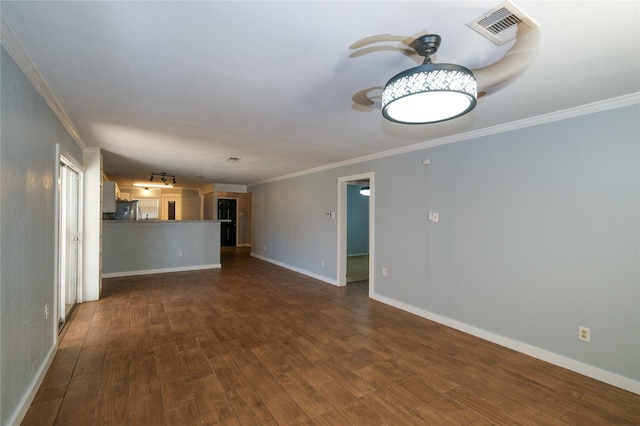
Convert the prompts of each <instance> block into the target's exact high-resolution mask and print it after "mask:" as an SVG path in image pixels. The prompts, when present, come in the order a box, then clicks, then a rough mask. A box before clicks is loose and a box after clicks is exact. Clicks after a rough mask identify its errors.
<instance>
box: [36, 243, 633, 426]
mask: <svg viewBox="0 0 640 426" xmlns="http://www.w3.org/2000/svg"><path fill="white" fill-rule="evenodd" d="M222 264H223V268H222V269H219V270H208V271H197V272H181V273H174V274H164V275H148V276H141V277H128V278H114V279H107V280H104V284H103V289H104V290H103V298H102V299H101V300H100V301H99V302H91V303H84V304H82V305H80V306H79V307H78V309H77V312H76V315H75V317H74V318H73V320H72V321H71V322H70V324H69V325H68V326H67V328H66V329H65V330H64V331H63V337H62V340H61V342H60V346H59V350H58V353H57V354H56V356H55V359H54V361H53V364H52V366H51V368H50V370H49V372H48V374H47V376H46V378H45V380H44V383H43V384H42V386H41V387H40V390H39V391H38V394H37V396H36V398H35V400H34V402H33V404H32V405H31V407H30V409H29V411H28V413H27V415H26V418H25V420H24V423H23V424H25V425H47V424H54V423H55V424H79V425H92V424H99V425H102V424H129V425H163V424H166V425H181V424H186V425H202V424H207V425H211V424H224V425H276V424H278V425H286V424H318V425H348V424H359V425H376V424H388V425H405V424H474V425H488V424H509V425H513V424H580V425H592V424H634V423H635V424H638V423H640V396H638V395H635V394H632V393H629V392H626V391H623V390H620V389H617V388H614V387H612V386H609V385H606V384H603V383H600V382H597V381H595V380H593V379H589V378H586V377H584V376H580V375H578V374H575V373H572V372H569V371H567V370H564V369H562V368H559V367H555V366H552V365H550V364H547V363H544V362H542V361H539V360H536V359H533V358H530V357H528V356H525V355H522V354H519V353H516V352H514V351H511V350H509V349H505V348H502V347H500V346H496V345H494V344H491V343H488V342H485V341H483V340H480V339H477V338H475V337H471V336H469V335H466V334H464V333H461V332H458V331H455V330H452V329H450V328H447V327H444V326H441V325H438V324H436V323H433V322H431V321H428V320H425V319H421V318H419V317H416V316H414V315H411V314H408V313H405V312H402V311H399V310H397V309H394V308H392V307H389V306H386V305H384V304H381V303H378V302H375V301H372V300H370V299H369V298H368V297H367V289H366V283H365V284H364V285H363V284H362V283H359V284H356V285H349V286H347V287H346V288H337V287H334V286H331V285H328V284H324V283H320V282H318V281H315V280H313V279H311V278H308V277H305V276H303V275H300V274H297V273H294V272H291V271H287V270H285V269H282V268H279V267H277V266H274V265H271V264H268V263H266V262H263V261H260V260H257V259H253V258H251V257H249V256H248V253H247V251H246V250H234V249H231V250H225V251H224V252H223V258H222Z"/></svg>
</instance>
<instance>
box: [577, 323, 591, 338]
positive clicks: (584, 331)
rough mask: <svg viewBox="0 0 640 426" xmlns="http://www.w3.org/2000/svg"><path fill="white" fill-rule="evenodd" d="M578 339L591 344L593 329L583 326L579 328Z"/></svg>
mask: <svg viewBox="0 0 640 426" xmlns="http://www.w3.org/2000/svg"><path fill="white" fill-rule="evenodd" d="M578 339H580V340H582V341H583V342H591V329H590V328H587V327H583V326H581V325H580V326H578Z"/></svg>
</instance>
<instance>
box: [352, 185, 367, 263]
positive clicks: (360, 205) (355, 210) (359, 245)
mask: <svg viewBox="0 0 640 426" xmlns="http://www.w3.org/2000/svg"><path fill="white" fill-rule="evenodd" d="M360 188H361V187H360V186H359V185H347V256H351V255H356V254H366V253H369V197H367V196H364V195H362V194H360Z"/></svg>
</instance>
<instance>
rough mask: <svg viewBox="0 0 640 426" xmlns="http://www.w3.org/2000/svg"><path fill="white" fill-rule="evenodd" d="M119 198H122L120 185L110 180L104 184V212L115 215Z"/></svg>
mask: <svg viewBox="0 0 640 426" xmlns="http://www.w3.org/2000/svg"><path fill="white" fill-rule="evenodd" d="M118 198H120V190H119V189H118V184H117V183H115V182H113V181H108V180H106V181H104V182H102V212H103V213H115V211H116V200H117V199H118Z"/></svg>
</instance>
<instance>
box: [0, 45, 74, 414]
mask: <svg viewBox="0 0 640 426" xmlns="http://www.w3.org/2000/svg"><path fill="white" fill-rule="evenodd" d="M0 54H1V58H0V64H1V67H2V68H1V74H2V79H1V81H0V84H1V91H0V93H1V105H0V110H1V111H2V121H1V129H0V135H1V136H0V138H1V139H0V164H1V166H0V174H1V179H0V189H1V191H2V192H1V193H2V197H1V200H2V202H1V204H0V233H1V235H2V238H1V243H0V255H1V256H0V262H1V267H0V295H1V298H0V299H1V301H0V317H1V325H0V340H1V346H0V350H1V353H2V357H1V361H0V381H1V382H2V394H1V395H0V396H1V398H0V400H1V401H2V402H1V406H0V410H1V412H0V423H1V424H6V423H7V422H8V421H12V420H13V418H14V416H15V414H16V411H17V410H19V409H20V408H21V407H20V404H21V401H22V400H23V399H24V398H25V397H26V396H27V394H28V393H29V392H30V390H31V388H32V387H33V385H34V383H33V382H34V380H36V379H37V374H38V372H39V371H40V370H41V369H42V367H43V365H44V363H46V361H47V356H48V354H49V352H50V351H51V350H52V349H53V348H54V345H55V335H56V330H57V321H56V318H55V315H54V312H55V310H54V307H55V300H56V299H55V262H56V259H55V251H54V248H55V244H56V242H55V226H56V223H55V209H56V206H55V196H56V188H57V185H56V181H55V171H56V168H57V166H58V159H57V158H56V143H59V144H60V145H61V146H62V147H63V148H64V150H65V151H66V152H67V153H68V154H69V155H71V156H72V157H74V158H75V160H76V161H78V162H79V163H80V162H81V159H82V154H81V152H80V149H79V147H78V146H77V145H76V143H75V142H74V141H73V140H72V139H71V137H70V136H69V135H68V133H67V132H66V130H65V129H64V127H63V126H62V125H61V124H60V122H59V121H58V119H57V117H56V116H55V115H54V114H53V112H52V111H51V110H50V109H49V107H48V106H47V105H46V103H45V102H44V100H43V99H42V98H41V97H40V95H38V94H37V92H36V91H35V90H34V89H33V87H32V86H31V84H30V83H29V82H28V80H27V79H26V77H25V76H24V74H22V72H21V71H20V70H19V68H18V67H17V65H16V64H15V62H14V61H13V59H11V57H10V56H9V54H8V53H7V52H6V51H5V49H4V47H3V48H2V50H1V53H0ZM45 304H49V311H50V315H49V318H48V319H45V315H44V307H45Z"/></svg>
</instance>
